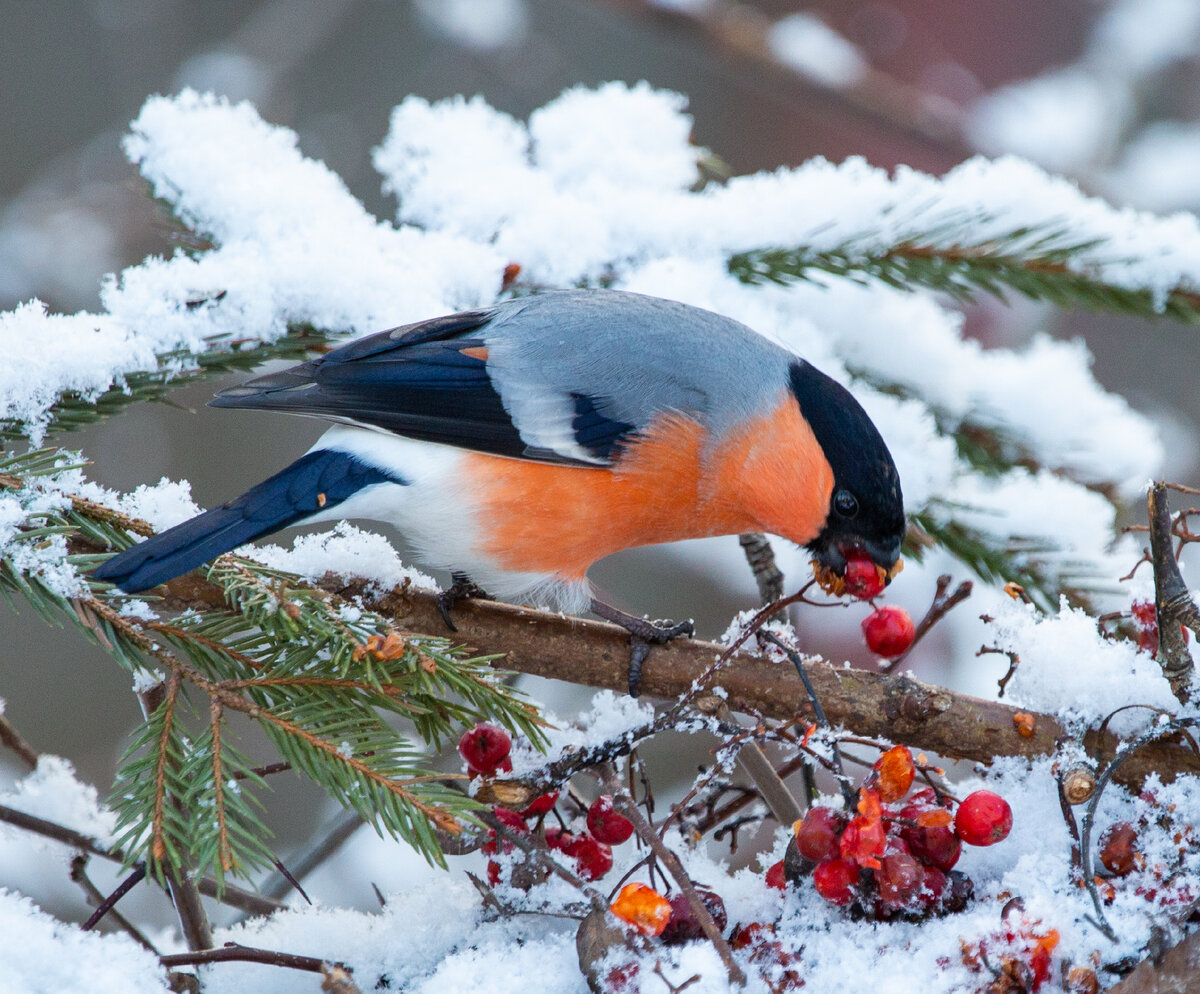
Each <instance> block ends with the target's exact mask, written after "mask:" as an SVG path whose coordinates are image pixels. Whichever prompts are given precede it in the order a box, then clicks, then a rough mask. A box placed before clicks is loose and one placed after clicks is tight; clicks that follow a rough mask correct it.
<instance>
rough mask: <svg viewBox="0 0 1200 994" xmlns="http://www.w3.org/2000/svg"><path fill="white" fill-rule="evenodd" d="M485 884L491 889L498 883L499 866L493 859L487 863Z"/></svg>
mask: <svg viewBox="0 0 1200 994" xmlns="http://www.w3.org/2000/svg"><path fill="white" fill-rule="evenodd" d="M487 882H488V883H489V884H491V885H492V886H493V887H495V886H496V884H498V883H499V882H500V864H499V863H497V862H496V861H495V860H494V859H489V860H488V861H487Z"/></svg>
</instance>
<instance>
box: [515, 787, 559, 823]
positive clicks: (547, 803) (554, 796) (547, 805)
mask: <svg viewBox="0 0 1200 994" xmlns="http://www.w3.org/2000/svg"><path fill="white" fill-rule="evenodd" d="M557 803H558V791H557V790H552V791H550V793H548V794H542V795H541V796H540V797H535V798H534V799H533V800H532V801H530V802H529V804H528V806H527V807H524V808H522V809H521V817H522V818H540V817H541V816H542V815H544V814H549V813H550V811H551V810H552V809H553V808H554V805H556V804H557Z"/></svg>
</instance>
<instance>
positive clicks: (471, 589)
mask: <svg viewBox="0 0 1200 994" xmlns="http://www.w3.org/2000/svg"><path fill="white" fill-rule="evenodd" d="M450 579H451V580H452V581H453V582H452V583H451V584H450V586H448V587H447V588H446V589H445V590H442V591H440V592H439V593H438V598H437V606H438V611H439V612H440V613H441V615H442V621H444V622H445V623H446V627H447V628H449V629H450V631H452V632H456V631H458V628H457V626H456V625H455V624H454V622H453V621H451V620H450V611H451V609H452V608H453V607H454V605H455V604H457V603H458V602H459V601H462V600H466V599H467V598H469V597H478V598H480V599H481V600H485V601H490V600H491V597H489V596H488V592H487V591H486V590H484V589H483V587H481V586H480V585H479V584H478V583H476V582H475V581H474V580H472V579H471V578H470V577H469V576H467V574H466V573H459V572H456V571H455V570H451V571H450Z"/></svg>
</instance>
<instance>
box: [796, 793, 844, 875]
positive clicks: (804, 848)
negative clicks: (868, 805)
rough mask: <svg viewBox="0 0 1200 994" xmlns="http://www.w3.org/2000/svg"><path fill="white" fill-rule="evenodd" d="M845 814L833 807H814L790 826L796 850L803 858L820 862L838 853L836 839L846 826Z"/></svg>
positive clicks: (834, 856)
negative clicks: (794, 838)
mask: <svg viewBox="0 0 1200 994" xmlns="http://www.w3.org/2000/svg"><path fill="white" fill-rule="evenodd" d="M846 820H847V819H846V816H845V815H844V814H842V813H841V812H840V811H835V810H834V809H833V808H827V807H815V808H809V809H808V811H807V812H805V815H804V818H803V819H802V820H800V821H798V822H796V824H795V825H794V826H793V827H792V830H793V832H794V834H795V836H796V851H797V852H799V853H800V855H801V856H803V857H804V858H805V859H811V860H812V861H813V862H814V863H821V862H824V861H825V860H827V859H835V858H837V856H838V855H840V852H839V849H838V840H839V839H840V838H841V836H842V832H843V830H844V829H845V828H846Z"/></svg>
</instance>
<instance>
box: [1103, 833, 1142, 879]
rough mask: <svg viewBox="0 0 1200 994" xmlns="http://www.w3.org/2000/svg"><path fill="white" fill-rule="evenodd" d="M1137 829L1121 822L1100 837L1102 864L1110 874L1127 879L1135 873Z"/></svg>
mask: <svg viewBox="0 0 1200 994" xmlns="http://www.w3.org/2000/svg"><path fill="white" fill-rule="evenodd" d="M1137 841H1138V834H1137V829H1136V828H1134V827H1133V826H1132V825H1131V824H1129V822H1127V821H1119V822H1117V823H1116V824H1115V825H1112V826H1110V827H1109V828H1108V830H1107V831H1105V833H1104V834H1103V835H1102V836H1100V862H1101V863H1103V864H1104V868H1105V869H1106V870H1108V872H1109V873H1113V874H1116V875H1117V876H1118V877H1126V876H1128V875H1129V874H1130V873H1132V872H1133V870H1134V867H1135V866H1136V865H1137V864H1136V856H1137Z"/></svg>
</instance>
